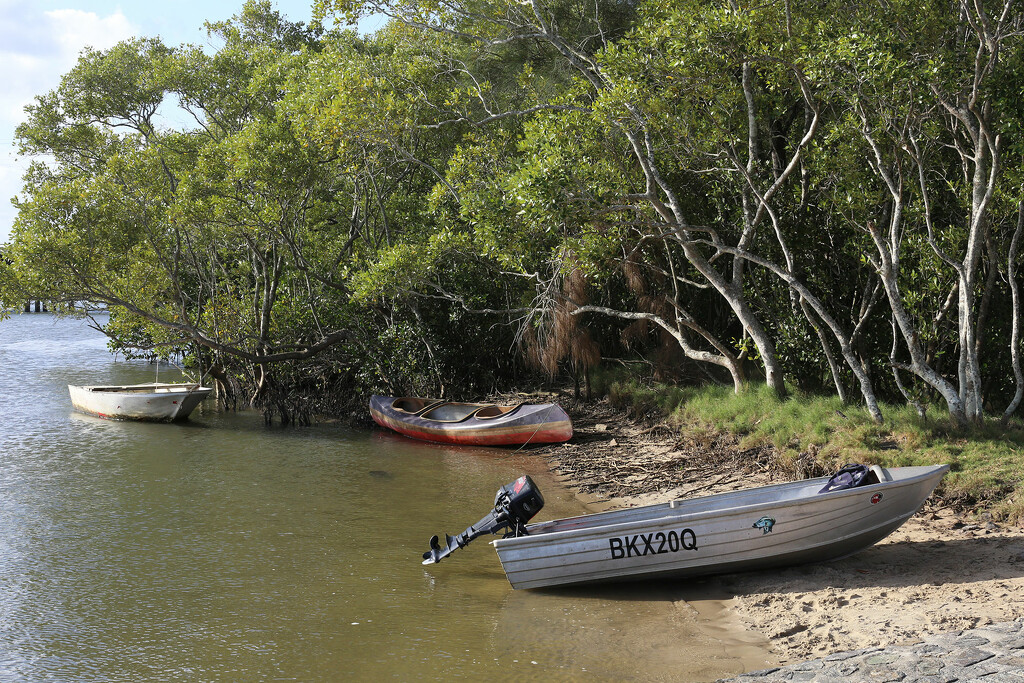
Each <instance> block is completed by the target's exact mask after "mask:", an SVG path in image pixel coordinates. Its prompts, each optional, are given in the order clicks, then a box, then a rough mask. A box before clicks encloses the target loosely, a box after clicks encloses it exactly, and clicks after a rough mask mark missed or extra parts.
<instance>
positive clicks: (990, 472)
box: [604, 374, 1024, 523]
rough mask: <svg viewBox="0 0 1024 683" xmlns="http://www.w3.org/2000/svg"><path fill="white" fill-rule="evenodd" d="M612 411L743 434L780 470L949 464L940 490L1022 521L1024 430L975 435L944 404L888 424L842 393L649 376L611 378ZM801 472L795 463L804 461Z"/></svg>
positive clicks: (902, 409) (979, 429)
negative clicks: (684, 383) (736, 387)
mask: <svg viewBox="0 0 1024 683" xmlns="http://www.w3.org/2000/svg"><path fill="white" fill-rule="evenodd" d="M604 380H605V382H606V384H605V386H604V393H606V394H607V396H608V398H609V400H610V401H611V402H612V404H613V405H616V406H618V407H620V408H624V409H627V410H629V411H630V412H631V413H633V414H634V415H654V414H658V415H660V416H661V417H664V418H665V419H666V420H667V421H668V422H669V423H671V424H673V425H675V426H677V427H678V428H680V429H701V430H707V429H714V430H719V431H727V432H731V433H734V434H737V435H738V436H740V438H741V447H744V448H751V447H754V446H761V445H771V446H773V447H774V449H775V452H776V460H777V465H778V466H779V467H780V469H783V470H788V472H787V473H788V474H790V475H794V474H796V473H797V472H798V471H804V472H806V471H807V467H806V465H807V463H808V461H809V460H813V462H814V464H815V467H817V468H820V470H821V471H823V472H831V471H834V470H835V469H837V468H838V467H840V466H842V465H843V464H846V463H848V462H863V463H868V464H878V465H882V466H890V467H898V466H912V465H931V464H938V463H947V464H949V465H950V466H951V468H950V473H949V474H948V475H947V476H946V477H945V479H944V480H943V483H942V484H941V485H940V488H939V491H938V494H939V495H940V496H941V497H942V498H943V499H944V500H945V501H946V502H948V503H949V504H952V505H954V506H955V507H957V508H958V509H959V510H961V511H964V512H975V513H977V512H988V513H990V514H992V516H993V517H995V518H997V519H1003V520H1007V521H1011V522H1014V523H1020V522H1022V521H1024V457H1022V456H1024V431H1022V430H1021V428H1020V425H1019V423H1018V424H1016V425H1014V426H1011V428H1009V429H1006V430H1003V429H1002V428H1001V427H1000V426H999V424H998V421H997V420H992V421H987V422H986V423H985V424H983V425H979V426H976V427H971V428H970V429H968V430H958V429H956V428H954V427H953V425H952V423H951V422H950V420H949V417H948V414H946V413H945V412H944V411H943V410H941V409H940V408H939V407H932V408H930V409H929V411H928V413H927V415H926V416H925V417H924V418H921V417H920V416H918V414H917V413H916V411H914V410H913V409H912V408H910V407H908V406H904V405H883V406H881V409H882V413H883V415H884V417H885V420H884V423H883V424H880V425H879V424H876V423H874V422H873V421H872V420H871V417H870V415H869V414H868V412H867V410H865V409H864V408H863V407H862V406H857V405H849V404H843V403H842V402H841V401H840V400H839V399H838V398H837V397H834V396H815V395H808V394H805V393H802V392H799V391H796V390H791V392H790V395H789V396H788V397H786V398H782V399H780V398H779V397H778V396H776V395H775V393H774V392H773V391H772V390H770V389H769V388H768V387H767V386H765V385H751V386H750V387H749V388H748V389H747V391H745V392H743V393H742V394H734V393H733V391H732V389H731V387H716V386H705V387H677V386H672V385H666V384H659V383H656V382H653V381H651V380H649V379H643V378H636V377H635V376H633V377H629V376H627V375H625V374H620V375H619V377H618V378H617V379H616V378H614V377H613V378H611V379H609V378H608V377H605V378H604ZM798 463H799V464H800V467H799V468H798V467H797V464H798Z"/></svg>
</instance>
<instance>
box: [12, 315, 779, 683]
mask: <svg viewBox="0 0 1024 683" xmlns="http://www.w3.org/2000/svg"><path fill="white" fill-rule="evenodd" d="M154 373H155V368H154V366H153V365H150V364H148V363H145V362H126V361H124V360H122V359H118V358H115V357H114V356H112V355H111V354H109V353H108V352H107V350H106V347H105V339H104V338H103V337H102V336H101V335H99V334H98V333H96V332H95V331H93V330H91V329H89V328H88V327H87V326H86V325H85V323H84V322H81V321H73V320H58V319H56V318H54V317H53V316H51V315H47V314H24V315H19V314H16V315H13V316H12V317H11V318H10V319H8V320H5V321H0V679H2V680H18V681H21V680H24V681H41V680H48V681H243V680H244V681H257V680H267V681H269V680H300V681H342V680H381V679H385V678H389V679H392V680H403V681H404V680H435V679H441V678H457V679H463V680H483V679H488V680H494V681H513V680H545V681H557V680H672V681H699V680H713V679H714V678H717V677H720V676H724V675H727V674H731V673H738V672H741V671H743V670H744V669H750V668H757V667H758V665H761V664H764V661H765V660H764V658H763V657H764V655H763V651H762V648H763V644H761V643H758V642H756V639H753V638H750V639H748V638H747V636H745V635H744V633H743V632H742V631H741V630H738V629H737V628H735V627H734V626H730V625H729V624H728V623H726V622H727V621H728V620H727V619H726V618H725V615H723V614H721V608H720V603H717V602H715V601H712V600H703V599H702V598H704V597H705V596H706V594H707V592H708V591H709V590H713V587H712V584H687V585H679V586H664V585H663V586H660V587H648V588H645V587H637V586H634V587H625V588H624V587H618V588H600V589H588V590H575V591H565V590H563V591H547V592H543V591H513V590H512V589H511V588H510V587H509V585H508V583H507V582H506V581H505V578H504V574H503V573H502V572H501V568H500V565H499V563H498V560H497V557H496V556H495V554H494V551H493V549H492V548H490V546H488V545H487V543H486V541H485V540H484V539H480V540H478V541H477V542H476V544H474V545H473V546H470V547H469V548H466V549H465V550H462V551H460V552H459V553H458V554H456V555H455V556H453V557H452V558H450V559H449V560H446V561H445V562H443V563H441V564H439V565H434V566H431V567H424V566H422V565H421V564H420V555H421V553H422V552H423V551H424V550H426V547H427V540H428V539H429V537H430V536H431V534H434V533H438V532H443V531H448V532H449V533H454V532H457V531H461V530H462V529H464V528H465V527H466V526H467V525H469V524H470V523H472V522H475V521H476V520H477V519H478V518H479V517H481V516H482V515H483V514H484V513H486V512H487V510H488V509H489V507H490V505H491V502H492V501H493V497H494V492H495V490H497V488H498V487H499V486H501V485H502V484H504V483H507V482H509V481H512V480H513V479H515V478H516V477H517V476H519V474H521V473H522V472H529V473H531V474H532V475H534V476H535V478H536V479H537V481H538V485H540V487H541V489H542V490H543V491H544V493H545V498H546V499H547V507H546V508H545V509H544V510H543V511H542V512H541V515H540V517H538V519H550V518H553V517H555V516H564V515H568V514H578V513H580V512H581V511H582V508H581V507H580V506H579V504H578V503H577V502H576V501H575V500H574V499H573V497H572V496H571V495H570V494H569V493H567V492H566V491H564V490H562V489H560V488H559V487H558V486H557V485H555V484H554V482H552V481H551V479H550V477H548V476H546V475H545V472H546V469H545V467H544V464H543V462H541V461H539V459H538V458H531V457H530V456H529V455H528V454H523V453H515V452H512V451H508V450H498V449H482V450H481V449H455V448H444V447H438V446H433V445H429V444H421V443H417V442H413V441H409V440H406V439H403V438H401V437H397V436H392V435H389V434H384V433H372V434H369V433H360V432H353V431H350V430H346V429H344V428H340V427H337V426H334V425H318V426H314V427H311V428H299V429H292V428H288V429H281V428H268V427H266V426H264V424H263V421H262V418H261V417H260V416H259V415H258V414H256V413H250V412H239V413H223V412H218V411H216V410H215V409H214V406H213V405H212V402H208V403H211V404H210V405H203V406H200V408H199V409H198V410H197V411H196V412H195V413H194V414H193V416H192V419H191V420H190V421H189V422H187V423H184V424H173V425H168V424H142V423H131V422H114V421H107V420H102V419H98V418H92V417H88V416H85V415H80V414H77V413H74V412H72V410H71V404H70V401H69V399H68V394H67V386H66V385H67V384H69V383H71V384H114V383H127V382H145V381H152V379H153V378H154ZM160 377H161V379H167V380H170V381H176V380H177V379H178V378H179V377H180V373H178V372H177V371H175V370H173V369H170V368H167V367H161V369H160ZM723 619H725V621H722V620H723Z"/></svg>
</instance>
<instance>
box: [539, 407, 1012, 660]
mask: <svg viewBox="0 0 1024 683" xmlns="http://www.w3.org/2000/svg"><path fill="white" fill-rule="evenodd" d="M563 403H565V402H563ZM568 403H569V405H568V406H567V408H568V409H569V411H570V413H571V414H572V415H573V423H574V429H575V435H574V437H573V439H572V442H571V443H569V444H563V445H560V446H555V447H551V448H549V449H545V450H544V451H542V453H543V454H544V455H545V456H546V457H547V458H548V459H549V461H550V463H551V467H552V469H553V470H554V471H555V472H557V473H558V474H559V475H561V477H562V478H563V479H564V482H565V484H566V485H567V486H569V487H571V488H573V489H575V490H576V491H578V492H579V494H580V495H581V497H582V498H584V500H586V501H588V502H589V503H591V504H592V505H593V506H594V507H595V508H597V509H605V508H608V507H622V506H635V505H644V504H648V503H653V502H659V501H665V500H670V499H672V498H678V497H684V496H690V495H707V494H711V493H719V492H722V491H728V490H733V489H738V488H749V487H753V486H761V485H764V484H768V483H772V482H773V481H782V480H788V478H790V476H791V475H789V476H786V477H783V476H781V475H779V474H778V473H775V472H774V471H773V468H772V460H773V453H772V450H771V448H770V447H759V448H754V449H746V450H744V449H741V448H740V446H739V441H738V439H736V438H735V437H733V436H730V435H722V434H714V433H710V432H708V433H700V432H687V433H679V432H677V431H676V430H674V429H671V428H669V427H667V426H665V425H664V424H662V423H660V422H658V421H651V422H647V421H644V420H643V419H636V418H633V417H630V416H627V415H625V414H624V413H622V412H621V411H618V410H615V409H613V408H612V407H611V406H609V405H608V404H607V403H597V404H593V403H591V404H587V405H586V406H581V407H580V408H579V409H574V407H573V406H572V404H571V402H568ZM712 584H713V585H712ZM709 587H711V588H712V589H713V590H714V591H716V592H719V593H720V594H724V595H725V596H727V601H726V602H727V604H728V605H729V607H730V608H731V609H732V610H733V612H734V613H735V614H736V615H737V616H738V618H739V619H740V620H741V621H742V622H743V623H744V624H745V625H746V626H747V627H748V628H750V629H751V630H753V631H756V632H758V633H760V634H762V635H764V636H765V637H767V638H768V639H769V640H770V642H771V644H772V648H773V650H774V652H775V654H776V655H777V656H778V660H779V662H780V663H785V662H792V661H797V660H805V659H812V658H816V657H820V656H823V655H827V654H829V653H831V652H839V651H843V650H850V649H856V648H862V647H870V646H878V645H892V644H903V643H911V642H915V641H917V640H919V639H921V638H922V637H923V636H924V635H927V634H933V633H941V632H946V631H953V630H959V629H964V628H971V627H976V626H982V625H986V624H990V623H994V622H1001V621H1009V620H1011V619H1014V618H1016V617H1019V616H1021V615H1022V614H1024V529H1021V528H1019V527H1010V526H1005V525H997V524H995V523H993V522H991V521H985V520H981V521H978V520H973V519H965V518H962V517H960V516H958V515H957V514H955V513H954V512H953V511H951V510H949V509H947V508H943V507H940V504H939V503H936V502H934V501H930V502H929V503H928V504H926V506H925V508H924V509H923V510H922V511H921V512H919V513H918V514H917V515H916V516H915V517H913V518H912V519H911V520H909V521H908V522H907V523H906V524H905V525H904V526H903V527H902V528H901V529H899V530H898V531H897V532H896V533H894V534H893V535H892V536H890V537H889V538H887V539H885V540H884V541H882V542H881V543H879V544H877V545H875V546H873V547H872V548H869V549H868V550H865V551H863V552H861V553H858V554H857V555H855V556H853V557H850V558H847V559H845V560H839V561H836V562H831V563H825V564H818V565H807V566H801V567H794V568H790V569H785V570H781V571H772V572H756V573H748V574H735V575H730V576H725V577H719V578H716V579H713V580H712V581H711V582H709Z"/></svg>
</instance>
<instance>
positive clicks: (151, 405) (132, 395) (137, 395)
mask: <svg viewBox="0 0 1024 683" xmlns="http://www.w3.org/2000/svg"><path fill="white" fill-rule="evenodd" d="M211 391H213V389H211V388H209V387H201V386H199V385H196V384H129V385H124V386H74V385H68V393H69V394H70V395H71V404H72V405H73V406H74V408H75V410H78V411H79V412H83V413H88V414H90V415H96V416H98V417H104V418H108V419H113V420H142V421H149V422H173V421H176V420H184V419H187V418H188V416H189V415H190V414H191V413H192V411H193V410H195V408H196V406H198V405H199V404H200V402H202V400H203V399H204V398H206V397H207V396H209V394H210V392H211Z"/></svg>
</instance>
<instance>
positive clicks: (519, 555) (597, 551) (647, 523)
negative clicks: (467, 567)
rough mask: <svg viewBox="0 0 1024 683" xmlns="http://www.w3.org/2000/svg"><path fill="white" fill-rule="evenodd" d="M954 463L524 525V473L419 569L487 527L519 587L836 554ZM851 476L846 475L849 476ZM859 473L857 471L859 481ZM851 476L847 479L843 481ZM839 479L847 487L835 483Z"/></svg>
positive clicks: (883, 530) (873, 537)
mask: <svg viewBox="0 0 1024 683" xmlns="http://www.w3.org/2000/svg"><path fill="white" fill-rule="evenodd" d="M948 470H949V466H948V465H933V466H928V467H895V468H890V469H884V468H881V467H878V466H877V465H876V466H872V467H871V468H867V467H863V469H862V470H860V471H859V472H857V474H855V475H854V476H852V477H850V476H849V473H848V472H847V471H846V468H844V470H843V471H841V472H840V474H839V475H837V477H834V478H832V479H830V478H828V477H822V478H818V479H807V480H804V481H796V482H790V483H787V484H776V485H772V486H764V487H760V488H753V489H746V490H742V491H731V492H729V493H721V494H717V495H713V496H704V497H700V498H691V499H687V500H679V501H672V502H669V503H662V504H659V505H649V506H646V507H641V508H629V509H623V510H613V511H610V512H601V513H597V514H592V515H583V516H580V517H570V518H567V519H558V520H554V521H551V522H541V523H538V524H527V522H528V521H529V520H530V519H532V518H533V516H534V515H536V513H537V512H538V511H539V510H540V508H541V507H542V506H543V504H544V499H543V497H542V496H541V495H540V492H539V491H538V490H537V489H536V486H535V485H534V483H533V480H531V479H530V477H528V476H523V477H520V478H519V479H518V480H516V481H515V482H513V483H512V484H508V485H507V486H504V487H502V488H501V490H499V491H498V496H497V497H496V499H495V506H494V510H492V512H491V513H489V514H488V515H487V516H486V517H484V519H482V520H480V522H477V523H476V524H474V525H472V526H470V527H469V528H467V529H466V530H465V531H464V532H462V533H461V534H459V535H458V536H456V537H454V538H453V537H451V536H447V535H446V536H445V539H446V542H445V545H444V546H443V547H442V546H441V544H440V542H439V541H438V537H436V536H435V537H434V538H432V539H431V544H430V550H429V551H427V552H426V553H424V555H423V564H433V563H435V562H440V561H441V560H442V559H443V558H445V557H447V556H448V555H449V554H451V553H452V552H454V551H455V550H457V549H459V548H462V547H464V546H465V545H466V544H468V543H469V542H470V541H472V540H473V539H474V538H477V537H478V536H481V535H483V534H485V533H490V534H495V533H498V532H499V531H502V530H508V532H507V533H506V535H505V537H504V538H501V539H498V540H495V541H493V542H492V543H493V545H494V547H495V550H497V553H498V559H499V560H500V561H501V566H502V568H503V569H504V570H505V575H506V576H507V577H508V580H509V582H510V583H511V584H512V587H513V588H541V587H544V586H559V585H569V584H579V583H597V582H608V581H633V580H640V579H663V578H678V577H687V576H698V575H702V574H724V573H729V572H737V571H747V570H752V569H763V568H768V567H779V566H784V565H793V564H801V563H805V562H822V561H825V560H832V559H837V558H839V557H844V556H846V555H851V554H853V553H855V552H858V551H860V550H863V549H864V548H867V547H869V546H871V545H873V544H874V543H877V542H878V541H880V540H882V539H883V538H885V537H886V536H888V535H889V534H890V533H892V532H893V531H895V530H896V529H897V528H899V527H900V526H901V525H902V524H903V523H904V522H905V521H906V520H907V519H909V518H910V517H911V516H913V514H914V513H915V512H917V510H918V509H919V508H920V507H921V506H922V505H923V504H924V501H925V500H926V499H927V498H928V496H929V495H930V494H931V492H932V491H933V490H934V489H935V487H936V486H937V485H938V484H939V481H941V480H942V477H943V475H945V473H946V472H947V471H948ZM844 475H845V476H844ZM858 475H859V476H858ZM840 478H844V479H850V480H851V481H849V482H844V483H843V484H837V483H836V482H835V481H834V480H837V479H840ZM836 486H847V487H845V488H836Z"/></svg>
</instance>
